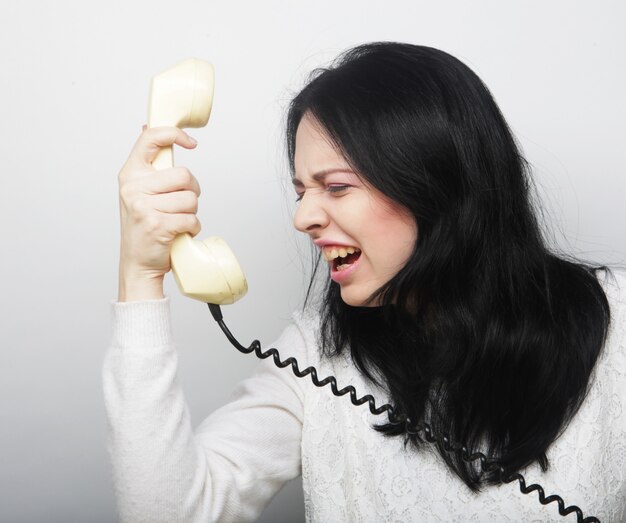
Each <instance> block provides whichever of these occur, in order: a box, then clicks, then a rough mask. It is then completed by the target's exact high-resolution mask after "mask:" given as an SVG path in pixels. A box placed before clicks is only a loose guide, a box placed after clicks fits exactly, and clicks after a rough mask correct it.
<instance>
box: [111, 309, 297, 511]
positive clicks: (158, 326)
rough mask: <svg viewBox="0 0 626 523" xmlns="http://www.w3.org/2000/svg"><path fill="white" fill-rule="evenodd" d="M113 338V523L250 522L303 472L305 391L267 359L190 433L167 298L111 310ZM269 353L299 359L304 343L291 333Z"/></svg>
mask: <svg viewBox="0 0 626 523" xmlns="http://www.w3.org/2000/svg"><path fill="white" fill-rule="evenodd" d="M112 331H113V333H112V342H111V345H110V347H109V349H108V351H107V353H106V356H105V359H104V365H103V388H104V401H105V408H106V412H107V419H108V423H109V425H108V428H109V437H108V447H109V453H110V456H111V463H112V472H113V482H114V489H115V497H116V501H117V507H118V511H119V516H120V520H121V521H122V522H126V523H129V522H132V523H135V522H140V521H145V522H148V521H149V522H158V521H164V522H165V521H167V522H183V521H184V522H196V521H198V522H199V521H202V522H208V521H220V522H229V521H238V522H239V521H254V520H255V519H257V518H258V516H259V514H260V513H261V511H262V510H263V508H264V507H265V506H266V505H267V503H268V502H269V500H270V499H271V498H272V497H273V496H274V495H275V494H276V492H278V490H279V489H280V488H281V486H282V485H283V484H284V483H285V482H286V481H288V480H290V479H293V478H294V477H296V476H298V475H299V474H300V466H301V463H300V440H301V431H302V417H303V392H302V389H301V388H300V384H299V383H298V382H297V381H296V378H295V377H294V376H293V374H292V373H291V371H290V369H289V368H286V369H278V368H277V367H275V366H274V365H273V363H272V362H271V361H269V360H264V361H263V362H261V363H260V365H259V368H258V370H257V371H256V372H255V373H254V374H253V375H252V376H251V377H250V378H248V379H246V380H244V381H243V382H242V383H241V384H240V385H239V386H238V387H237V389H236V390H235V392H234V395H233V398H232V401H231V402H230V403H229V404H227V405H225V406H224V407H222V408H220V409H218V410H216V411H215V412H214V413H213V414H212V415H211V416H209V417H208V418H207V419H206V420H205V421H204V422H203V423H202V424H201V425H200V426H199V428H198V429H197V430H196V432H195V433H194V431H193V430H192V427H191V421H190V417H189V412H188V409H187V405H186V403H185V399H184V396H183V393H182V390H181V387H180V385H179V384H178V381H177V377H176V373H177V355H176V351H175V348H174V344H173V340H172V335H171V326H170V315H169V299H168V298H164V299H163V300H151V301H145V302H129V303H119V302H113V303H112ZM274 346H276V347H277V348H278V349H279V350H280V349H281V347H284V348H285V351H286V354H287V355H289V353H291V354H290V355H295V356H296V357H298V354H297V351H298V350H304V340H303V337H302V335H301V333H300V331H299V329H298V328H297V327H295V326H291V327H288V328H287V329H286V330H285V331H284V332H283V335H282V336H281V338H280V339H279V340H278V342H277V343H276V344H275V345H274ZM292 348H293V349H292ZM294 351H295V352H294ZM282 352H283V351H282V350H281V356H282Z"/></svg>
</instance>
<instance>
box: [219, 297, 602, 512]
mask: <svg viewBox="0 0 626 523" xmlns="http://www.w3.org/2000/svg"><path fill="white" fill-rule="evenodd" d="M207 305H208V306H209V310H210V311H211V315H212V316H213V319H214V320H215V321H216V322H217V324H218V325H219V326H220V328H221V329H222V331H223V332H224V334H225V335H226V338H228V341H230V343H231V344H232V345H233V346H234V347H235V348H236V349H237V350H238V351H239V352H242V353H244V354H250V353H252V352H254V353H255V354H256V356H257V357H259V358H261V359H266V358H269V357H270V356H272V359H273V361H274V364H275V365H276V366H277V367H279V368H281V369H282V368H285V367H288V366H289V365H291V370H292V371H293V373H294V374H295V375H296V376H297V377H298V378H304V377H305V376H307V375H310V376H311V381H312V382H313V384H314V385H315V386H317V387H324V386H325V385H328V384H330V388H331V390H332V393H333V394H334V395H335V396H344V395H346V394H350V401H351V402H352V404H353V405H355V406H357V407H358V406H360V405H363V404H364V403H367V404H368V408H369V410H370V412H371V413H372V414H374V415H376V416H378V415H380V414H383V413H385V412H386V413H387V417H388V419H389V422H390V423H392V424H395V425H397V424H404V426H405V431H406V433H407V434H409V435H419V434H420V433H421V432H423V433H424V437H425V439H426V440H427V441H429V442H430V443H435V442H438V443H440V444H442V446H443V448H444V449H445V450H446V452H457V453H460V456H461V459H463V461H465V462H466V463H471V462H473V461H476V460H479V461H480V467H481V470H482V471H483V472H493V471H494V470H498V472H499V474H500V481H502V482H503V483H507V484H508V483H511V482H512V481H515V480H517V481H518V483H519V488H520V491H521V492H522V494H530V493H531V492H533V491H536V492H537V496H538V498H539V502H540V503H541V504H542V505H548V504H549V503H552V502H555V501H556V503H557V504H558V507H559V514H560V515H561V516H567V515H569V514H571V513H572V512H575V513H576V517H577V522H578V523H600V520H599V519H598V518H597V517H595V516H588V517H584V514H583V511H582V510H581V509H580V508H579V507H578V506H577V505H570V506H568V507H566V506H565V502H564V501H563V498H561V496H559V495H557V494H552V495H550V496H546V494H545V491H544V490H543V487H542V486H541V485H539V484H537V483H533V484H532V485H526V480H525V478H524V476H523V475H522V474H520V473H519V472H514V473H513V474H508V475H506V474H505V472H504V468H503V467H502V466H500V465H499V464H498V462H497V461H495V460H490V459H488V458H487V456H485V455H484V454H483V453H482V452H474V453H473V454H470V452H469V450H468V449H467V448H466V447H465V446H462V445H457V444H453V443H452V442H451V441H450V439H449V438H448V437H447V436H445V435H444V436H443V437H442V438H441V439H440V440H438V439H437V438H436V437H435V435H434V434H433V431H432V429H431V427H430V425H429V424H428V423H425V422H424V423H422V424H416V425H414V426H412V427H411V425H413V423H412V421H411V419H410V418H407V417H403V416H399V415H398V414H397V413H396V411H395V409H394V407H393V406H392V405H390V404H389V403H385V404H384V405H381V406H380V407H377V406H376V401H375V399H374V397H373V396H372V395H371V394H366V395H365V396H361V397H360V398H359V397H358V395H357V392H356V389H355V388H354V387H353V386H352V385H348V386H346V387H344V388H343V389H339V388H338V386H337V380H336V379H335V377H334V376H327V377H326V378H324V379H323V380H320V379H319V378H318V376H317V369H316V368H315V367H307V368H306V369H304V370H300V367H299V365H298V361H297V360H296V359H295V358H293V357H289V358H287V359H286V360H284V361H283V360H281V358H280V353H279V352H278V350H277V349H275V348H273V347H271V348H269V349H267V350H266V351H265V352H263V349H262V348H261V343H260V342H259V340H253V341H252V343H251V344H250V346H249V347H245V346H243V345H241V344H240V343H239V342H238V341H237V340H236V339H235V337H234V336H233V335H232V333H231V332H230V330H229V329H228V327H227V326H226V324H225V323H224V320H223V316H222V311H221V309H220V306H219V305H215V304H212V303H207Z"/></svg>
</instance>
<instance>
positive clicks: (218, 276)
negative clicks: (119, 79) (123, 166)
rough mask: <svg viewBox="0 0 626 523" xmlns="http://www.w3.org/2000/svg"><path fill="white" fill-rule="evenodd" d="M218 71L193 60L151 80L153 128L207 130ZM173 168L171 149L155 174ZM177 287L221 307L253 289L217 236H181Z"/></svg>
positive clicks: (174, 256) (175, 258)
mask: <svg viewBox="0 0 626 523" xmlns="http://www.w3.org/2000/svg"><path fill="white" fill-rule="evenodd" d="M213 78H214V75H213V66H212V65H211V64H209V63H207V62H204V61H202V60H198V59H195V58H191V59H188V60H185V61H183V62H181V63H179V64H177V65H175V66H174V67H172V68H170V69H167V70H166V71H164V72H162V73H161V74H158V75H157V76H155V77H154V78H153V79H152V86H151V89H150V104H149V110H148V126H149V127H158V126H174V127H179V128H181V129H182V128H185V127H204V126H205V125H206V124H207V122H208V121H209V116H210V114H211V106H212V104H213ZM173 164H174V158H173V151H172V147H164V148H163V149H161V151H159V154H157V156H156V158H155V159H154V161H153V162H152V165H153V167H154V168H155V169H167V168H169V167H172V165H173ZM170 260H171V265H172V272H173V274H174V278H175V280H176V282H177V283H178V288H179V289H180V291H181V292H182V293H183V294H184V295H185V296H189V297H190V298H194V299H196V300H200V301H203V302H206V303H214V304H217V305H225V304H229V303H234V302H235V301H237V300H238V299H239V298H241V297H242V296H243V295H244V294H245V293H246V292H247V290H248V284H247V282H246V278H245V276H244V275H243V271H242V270H241V267H240V266H239V263H238V262H237V258H235V255H234V254H233V252H232V251H231V250H230V248H229V247H228V245H226V242H224V240H222V239H221V238H218V237H215V236H213V237H211V238H207V239H206V240H203V241H198V240H194V239H193V238H192V237H191V235H190V234H187V233H186V234H180V235H178V236H177V237H176V238H175V239H174V242H173V244H172V249H171V253H170Z"/></svg>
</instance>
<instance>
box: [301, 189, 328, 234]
mask: <svg viewBox="0 0 626 523" xmlns="http://www.w3.org/2000/svg"><path fill="white" fill-rule="evenodd" d="M329 221H330V219H329V217H328V213H327V212H326V211H325V209H324V208H323V207H322V206H321V205H319V202H317V201H316V199H315V197H314V195H313V194H310V195H308V194H304V195H303V196H302V199H301V200H300V202H299V203H298V208H297V209H296V213H295V214H294V217H293V225H294V227H295V228H296V229H298V230H299V231H300V232H306V233H308V234H311V233H313V232H315V231H316V230H319V229H323V228H324V227H326V226H327V225H328V223H329Z"/></svg>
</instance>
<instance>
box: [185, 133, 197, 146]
mask: <svg viewBox="0 0 626 523" xmlns="http://www.w3.org/2000/svg"><path fill="white" fill-rule="evenodd" d="M187 137H188V138H189V141H190V142H191V143H192V144H194V145H198V141H197V140H196V139H195V138H194V137H193V136H189V135H187Z"/></svg>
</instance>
